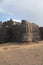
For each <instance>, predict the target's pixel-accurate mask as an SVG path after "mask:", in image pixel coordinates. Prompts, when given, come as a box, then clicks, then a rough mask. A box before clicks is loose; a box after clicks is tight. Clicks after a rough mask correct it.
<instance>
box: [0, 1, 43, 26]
mask: <svg viewBox="0 0 43 65" xmlns="http://www.w3.org/2000/svg"><path fill="white" fill-rule="evenodd" d="M10 18H12V19H17V20H22V19H26V20H28V21H30V22H32V23H36V24H38V25H39V26H43V0H0V21H5V20H8V19H10Z"/></svg>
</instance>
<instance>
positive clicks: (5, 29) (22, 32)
mask: <svg viewBox="0 0 43 65" xmlns="http://www.w3.org/2000/svg"><path fill="white" fill-rule="evenodd" d="M40 31H42V30H41V28H39V26H38V25H36V24H34V23H30V22H28V21H26V20H22V21H21V23H20V22H15V21H13V20H12V19H10V20H9V21H6V22H4V23H2V24H1V23H0V42H27V41H35V40H37V41H39V40H40V38H41V37H40V34H41V33H43V32H40ZM41 36H42V35H41Z"/></svg>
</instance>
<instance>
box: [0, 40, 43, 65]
mask: <svg viewBox="0 0 43 65" xmlns="http://www.w3.org/2000/svg"><path fill="white" fill-rule="evenodd" d="M0 65H43V41H40V42H39V43H28V44H27V45H26V44H22V45H21V44H19V45H17V44H14V43H6V44H2V45H1V44H0Z"/></svg>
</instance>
